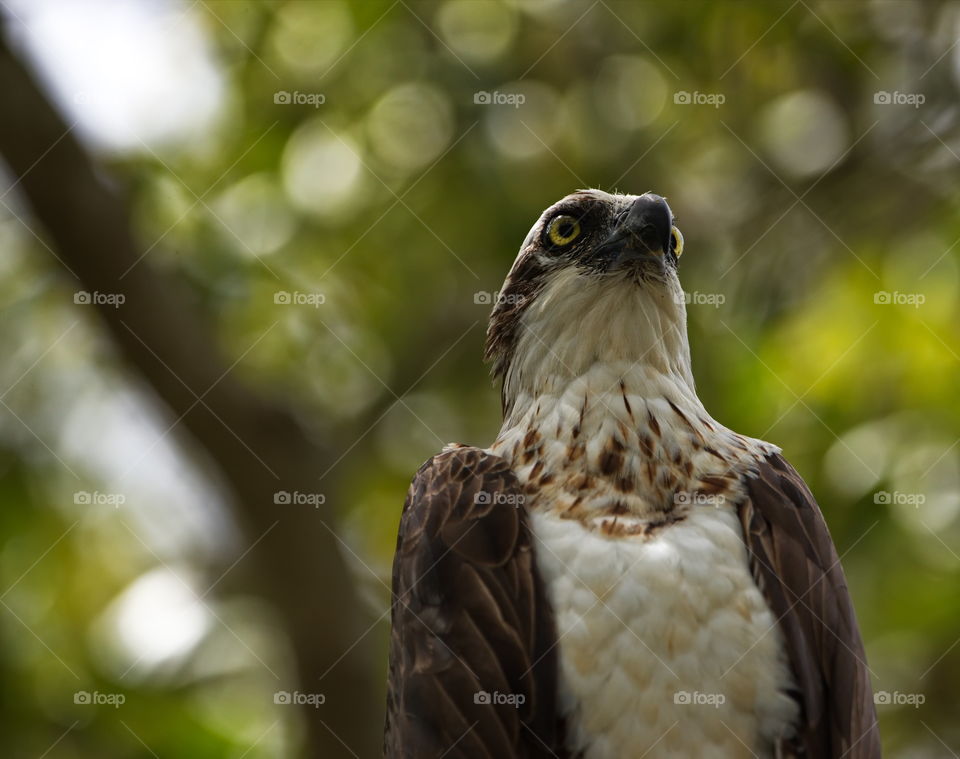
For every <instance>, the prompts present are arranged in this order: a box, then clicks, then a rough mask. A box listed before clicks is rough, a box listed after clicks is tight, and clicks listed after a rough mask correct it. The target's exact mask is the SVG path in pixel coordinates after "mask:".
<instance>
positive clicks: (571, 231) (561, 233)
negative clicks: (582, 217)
mask: <svg viewBox="0 0 960 759" xmlns="http://www.w3.org/2000/svg"><path fill="white" fill-rule="evenodd" d="M579 235H580V221H579V220H578V219H575V218H574V217H573V216H567V215H565V214H564V215H561V216H557V217H556V218H555V219H554V220H553V221H551V222H550V226H549V227H548V228H547V236H548V237H549V238H550V242H552V243H553V244H554V245H569V244H570V243H572V242H573V241H574V240H576V239H577V237H579Z"/></svg>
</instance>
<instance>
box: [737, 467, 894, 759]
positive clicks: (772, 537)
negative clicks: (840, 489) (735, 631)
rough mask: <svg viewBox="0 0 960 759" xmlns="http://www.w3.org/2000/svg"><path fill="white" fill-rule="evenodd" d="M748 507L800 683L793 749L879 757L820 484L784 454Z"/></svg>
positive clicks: (754, 561) (744, 519)
mask: <svg viewBox="0 0 960 759" xmlns="http://www.w3.org/2000/svg"><path fill="white" fill-rule="evenodd" d="M747 490H748V495H749V497H748V499H747V500H746V501H745V502H744V503H743V504H742V505H741V507H740V521H741V523H742V524H743V531H744V535H745V536H746V541H747V548H748V551H749V554H750V564H751V570H752V572H753V576H754V578H755V580H756V582H757V585H758V586H759V587H760V589H761V590H762V591H763V594H764V596H765V597H766V599H767V603H769V604H770V608H771V609H772V610H773V613H774V614H775V615H776V617H777V618H778V619H779V621H780V629H781V630H782V631H783V635H784V638H785V641H786V646H787V652H788V654H789V656H790V661H791V664H792V667H793V672H794V676H795V678H796V682H797V687H798V689H799V693H798V694H797V696H796V697H797V701H798V702H799V703H800V706H801V718H800V724H799V727H798V731H797V735H796V736H795V737H794V739H793V740H790V741H785V742H784V743H783V745H782V746H781V747H780V749H781V752H782V753H783V755H784V756H803V757H808V758H810V759H814V758H816V759H831V758H833V759H839V757H843V758H844V759H875V757H879V756H880V733H879V730H878V729H877V715H876V711H875V709H874V702H873V691H872V689H871V686H870V674H869V672H868V670H867V664H866V656H865V654H864V650H863V642H862V640H861V639H860V631H859V629H858V627H857V620H856V617H855V615H854V610H853V604H852V602H851V601H850V595H849V593H848V591H847V583H846V579H845V578H844V575H843V569H842V567H841V566H840V559H839V557H838V556H837V551H836V548H834V545H833V541H832V540H831V539H830V533H829V532H828V531H827V525H826V523H825V522H824V520H823V515H822V514H821V513H820V508H819V507H818V506H817V502H816V501H815V500H814V498H813V495H812V494H811V493H810V490H809V489H808V488H807V486H806V484H804V482H803V480H802V479H801V477H800V475H799V474H797V472H796V470H794V469H793V467H791V466H790V464H788V463H787V462H786V461H785V460H784V459H783V457H782V456H780V455H773V456H769V457H768V458H767V459H766V461H765V462H764V464H763V465H762V466H761V467H760V470H759V472H758V476H757V477H756V478H755V479H749V480H748V481H747Z"/></svg>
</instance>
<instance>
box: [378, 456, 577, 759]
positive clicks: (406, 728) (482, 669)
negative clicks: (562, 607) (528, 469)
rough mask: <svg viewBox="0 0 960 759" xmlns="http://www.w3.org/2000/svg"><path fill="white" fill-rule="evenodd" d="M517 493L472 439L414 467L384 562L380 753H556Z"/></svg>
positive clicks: (550, 682) (543, 620)
mask: <svg viewBox="0 0 960 759" xmlns="http://www.w3.org/2000/svg"><path fill="white" fill-rule="evenodd" d="M520 504H522V495H521V491H520V486H519V484H518V483H517V479H516V477H515V475H514V474H513V472H512V471H511V469H510V468H509V466H508V465H507V464H506V462H505V461H504V460H503V459H501V458H499V457H497V456H493V455H491V454H489V453H486V452H484V451H482V450H480V449H477V448H466V447H462V448H456V449H453V450H449V451H445V452H444V453H441V454H440V455H438V456H434V457H433V458H432V459H430V460H429V461H428V462H427V463H426V464H424V465H423V466H422V467H421V468H420V471H419V472H417V475H416V477H415V478H414V480H413V483H412V484H411V486H410V490H409V492H408V494H407V501H406V504H405V505H404V509H403V515H402V517H401V518H400V534H399V536H398V538H397V552H396V556H395V558H394V563H393V608H392V631H391V639H390V672H389V682H388V695H387V723H386V732H385V737H384V752H385V754H386V756H387V757H391V758H393V757H416V758H417V759H430V758H431V757H433V758H437V757H440V756H443V757H445V759H446V758H449V759H453V758H454V757H471V758H473V757H498V758H500V757H540V756H544V757H546V756H557V755H559V754H562V752H561V751H559V749H558V746H559V745H561V742H562V741H561V739H560V737H559V735H558V733H559V729H558V725H557V719H556V709H555V703H554V700H555V695H556V667H557V663H556V658H555V649H554V645H553V644H554V642H555V639H556V637H555V633H554V623H553V619H552V614H551V612H550V610H549V607H548V605H547V602H546V598H545V595H544V590H543V586H542V583H541V581H540V579H539V575H538V573H537V571H536V566H535V563H534V556H533V547H532V544H531V535H530V529H529V527H528V523H527V513H526V510H525V509H524V508H523V507H522V505H520ZM484 693H486V694H491V695H490V699H489V700H490V703H483V702H484V701H485V700H486V699H485V698H484V696H483V694H484ZM494 694H499V697H498V696H495V695H494ZM498 698H499V699H500V700H501V701H502V702H501V703H494V702H495V701H497V700H498Z"/></svg>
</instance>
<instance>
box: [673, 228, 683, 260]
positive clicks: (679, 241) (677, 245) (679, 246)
mask: <svg viewBox="0 0 960 759" xmlns="http://www.w3.org/2000/svg"><path fill="white" fill-rule="evenodd" d="M670 242H671V244H672V247H673V255H675V256H676V257H677V258H680V255H681V254H682V253H683V235H682V234H680V230H679V229H677V228H676V227H674V228H673V229H671V230H670Z"/></svg>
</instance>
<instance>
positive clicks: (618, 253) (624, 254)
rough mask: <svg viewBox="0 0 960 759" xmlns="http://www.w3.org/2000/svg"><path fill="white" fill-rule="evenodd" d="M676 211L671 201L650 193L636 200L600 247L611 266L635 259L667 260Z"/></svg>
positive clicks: (623, 264)
mask: <svg viewBox="0 0 960 759" xmlns="http://www.w3.org/2000/svg"><path fill="white" fill-rule="evenodd" d="M672 231H673V214H672V213H671V211H670V206H668V205H667V201H666V200H664V199H663V198H661V197H660V196H659V195H654V194H652V193H646V194H645V195H641V196H640V197H639V198H637V199H636V200H635V201H633V205H632V206H630V209H629V210H628V211H627V213H626V216H624V217H623V218H622V219H621V220H620V221H619V223H618V225H617V227H616V229H614V230H613V232H612V233H611V234H610V236H609V237H608V238H607V239H606V240H604V241H603V242H602V243H601V244H600V246H599V247H598V248H597V253H598V255H600V256H601V257H602V258H604V259H607V260H608V261H609V264H608V267H607V268H608V270H612V269H619V268H622V267H624V266H626V265H628V264H630V263H632V262H635V261H650V262H656V263H658V264H659V265H661V266H662V265H663V264H664V257H665V255H666V253H667V251H669V250H670V237H671V232H672Z"/></svg>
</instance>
